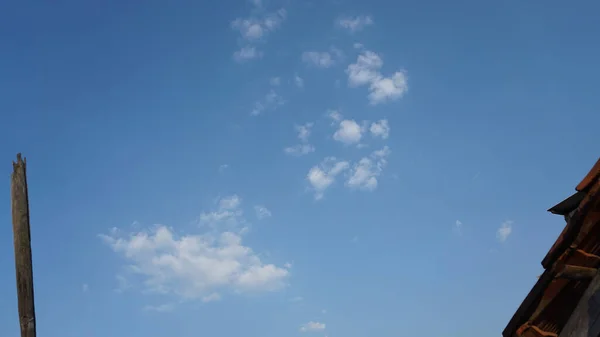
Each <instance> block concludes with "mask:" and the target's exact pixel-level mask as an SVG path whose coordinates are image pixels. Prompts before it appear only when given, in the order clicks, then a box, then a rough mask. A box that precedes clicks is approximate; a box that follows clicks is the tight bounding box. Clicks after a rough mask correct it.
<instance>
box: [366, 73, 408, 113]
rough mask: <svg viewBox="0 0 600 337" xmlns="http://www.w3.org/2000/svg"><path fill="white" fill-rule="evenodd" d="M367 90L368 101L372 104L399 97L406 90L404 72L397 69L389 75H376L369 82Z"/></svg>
mask: <svg viewBox="0 0 600 337" xmlns="http://www.w3.org/2000/svg"><path fill="white" fill-rule="evenodd" d="M369 90H370V91H371V92H370V93H369V101H370V102H371V104H372V105H377V104H380V103H385V102H387V101H393V100H396V99H398V98H401V97H402V96H404V94H405V93H406V91H407V90H408V82H407V79H406V74H405V73H404V72H403V71H398V72H395V73H394V74H393V75H392V76H391V77H378V78H377V79H375V80H374V81H373V82H372V83H371V86H370V87H369Z"/></svg>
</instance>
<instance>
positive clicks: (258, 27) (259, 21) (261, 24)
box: [231, 9, 287, 41]
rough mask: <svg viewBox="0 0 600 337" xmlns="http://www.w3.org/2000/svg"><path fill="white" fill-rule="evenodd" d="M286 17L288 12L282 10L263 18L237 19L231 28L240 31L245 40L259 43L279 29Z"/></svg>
mask: <svg viewBox="0 0 600 337" xmlns="http://www.w3.org/2000/svg"><path fill="white" fill-rule="evenodd" d="M286 16H287V13H286V11H285V10H284V9H280V10H278V11H276V12H273V13H268V14H266V15H263V16H261V17H249V18H246V19H242V18H237V19H235V20H234V21H232V22H231V28H233V29H235V30H237V31H239V33H240V35H241V37H242V38H243V39H244V40H247V41H257V40H260V39H262V38H263V37H264V36H265V35H266V34H267V33H269V32H273V31H274V30H275V29H277V28H278V27H279V26H280V25H281V23H282V22H283V21H284V20H285V18H286Z"/></svg>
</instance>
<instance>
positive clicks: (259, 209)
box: [254, 205, 272, 220]
mask: <svg viewBox="0 0 600 337" xmlns="http://www.w3.org/2000/svg"><path fill="white" fill-rule="evenodd" d="M254 211H255V212H256V217H257V218H258V219H259V220H261V219H265V218H270V217H271V215H272V214H271V211H269V209H268V208H266V207H265V206H261V205H257V206H254Z"/></svg>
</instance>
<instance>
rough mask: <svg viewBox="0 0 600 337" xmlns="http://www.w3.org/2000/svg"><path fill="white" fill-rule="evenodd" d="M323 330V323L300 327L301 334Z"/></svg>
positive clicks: (307, 324)
mask: <svg viewBox="0 0 600 337" xmlns="http://www.w3.org/2000/svg"><path fill="white" fill-rule="evenodd" d="M323 330H325V323H320V322H308V323H306V324H303V325H302V326H301V327H300V331H302V332H315V331H323Z"/></svg>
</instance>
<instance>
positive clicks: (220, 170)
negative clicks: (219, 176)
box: [219, 164, 229, 173]
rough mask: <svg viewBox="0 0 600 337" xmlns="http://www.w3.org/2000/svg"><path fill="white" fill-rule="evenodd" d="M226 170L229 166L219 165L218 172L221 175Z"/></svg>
mask: <svg viewBox="0 0 600 337" xmlns="http://www.w3.org/2000/svg"><path fill="white" fill-rule="evenodd" d="M228 168H229V165H227V164H221V165H219V172H220V173H223V172H224V171H225V170H227V169H228Z"/></svg>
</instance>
